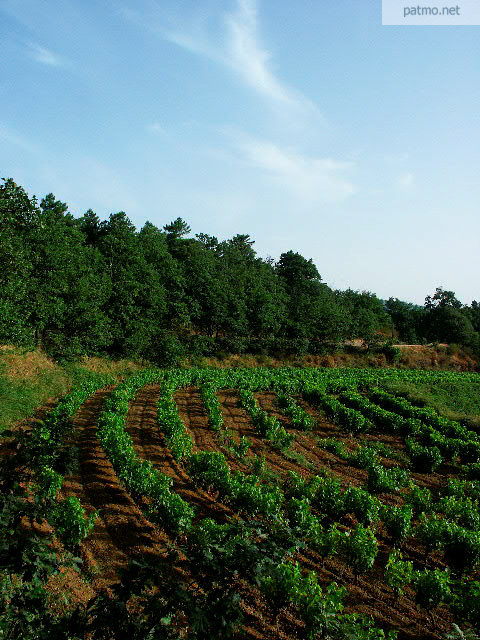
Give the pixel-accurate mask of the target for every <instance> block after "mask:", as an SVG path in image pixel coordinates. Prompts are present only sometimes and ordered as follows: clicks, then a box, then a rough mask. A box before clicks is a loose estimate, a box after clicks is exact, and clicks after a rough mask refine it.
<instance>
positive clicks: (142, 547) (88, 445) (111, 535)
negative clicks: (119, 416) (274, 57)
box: [52, 385, 453, 640]
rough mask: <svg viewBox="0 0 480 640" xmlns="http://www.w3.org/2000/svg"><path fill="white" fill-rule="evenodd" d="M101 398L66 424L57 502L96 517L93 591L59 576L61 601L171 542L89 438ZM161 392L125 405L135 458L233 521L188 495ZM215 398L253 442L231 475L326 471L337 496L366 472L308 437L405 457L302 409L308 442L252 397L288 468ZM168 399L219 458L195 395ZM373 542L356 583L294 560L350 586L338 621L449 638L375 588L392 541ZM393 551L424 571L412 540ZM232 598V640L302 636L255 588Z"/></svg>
mask: <svg viewBox="0 0 480 640" xmlns="http://www.w3.org/2000/svg"><path fill="white" fill-rule="evenodd" d="M108 392H109V390H108V389H104V390H101V391H99V392H97V393H96V394H95V395H94V396H93V397H91V398H90V399H89V400H87V402H85V404H84V405H83V406H82V407H81V409H80V410H79V411H78V413H77V415H76V417H75V419H74V431H73V432H72V435H71V438H70V441H71V442H72V443H73V444H75V445H76V446H77V447H78V450H79V470H78V472H76V473H75V474H73V475H71V476H68V477H66V478H65V482H64V486H63V489H62V494H63V495H65V496H70V495H75V496H77V497H78V498H79V499H80V501H81V503H82V505H83V506H84V508H85V510H86V511H87V513H90V512H91V511H93V510H97V511H98V512H99V518H98V519H97V521H96V524H95V529H94V531H93V533H92V534H91V535H90V536H89V537H88V538H87V539H86V540H85V541H84V542H83V543H82V544H81V549H82V557H83V559H84V568H85V569H86V571H87V573H88V574H89V575H90V578H91V582H90V584H89V585H84V586H83V587H82V586H81V583H80V582H75V578H74V577H72V576H71V575H70V573H68V572H67V573H66V574H65V575H64V576H63V578H62V577H60V578H58V579H57V581H56V582H55V581H54V582H53V583H52V591H53V593H54V594H57V595H58V597H59V598H60V594H61V591H62V590H63V589H64V588H66V586H68V588H69V590H70V593H71V594H73V597H74V598H75V599H76V600H78V601H82V600H83V601H86V600H87V599H88V598H89V597H91V595H92V593H95V592H98V591H99V590H100V589H102V588H104V587H106V586H108V585H111V584H112V583H114V582H116V581H117V580H118V570H119V569H120V568H122V567H125V566H126V564H127V563H128V560H129V559H131V558H140V557H143V556H145V555H148V556H150V557H152V556H153V557H164V556H165V554H166V551H167V548H168V545H169V543H171V542H172V541H171V539H170V537H169V536H168V535H167V534H166V533H165V532H164V531H162V530H161V529H160V528H159V527H157V526H156V525H154V524H153V523H151V522H149V521H148V520H147V519H146V517H145V516H144V514H143V512H142V508H141V506H142V505H141V504H137V503H136V502H135V501H134V500H133V499H132V498H131V497H130V495H129V494H128V492H127V491H126V490H125V489H124V488H123V487H122V485H121V484H120V483H119V481H118V479H117V476H116V474H115V472H114V470H113V468H112V466H111V464H110V462H109V461H108V459H107V458H106V455H105V453H104V451H103V449H102V447H101V445H100V443H99V441H98V439H97V436H96V420H97V416H98V414H99V412H100V411H101V405H102V402H103V400H104V398H105V397H106V395H107V393H108ZM159 393H160V387H159V385H147V386H145V387H143V388H142V389H141V390H140V391H139V392H138V393H137V395H136V397H135V398H134V399H133V400H132V401H131V403H130V408H129V412H128V416H127V431H128V432H129V434H130V436H131V437H132V440H133V443H134V446H135V449H136V451H137V453H138V455H139V456H140V457H141V458H144V459H147V460H150V461H151V462H152V463H153V464H154V466H155V467H156V468H157V469H158V470H159V471H161V472H162V473H165V474H166V475H168V476H169V477H171V478H172V479H173V481H174V484H173V489H174V490H175V491H176V492H177V493H178V494H179V495H180V496H181V497H182V498H183V499H185V500H187V501H189V502H190V503H191V504H193V505H194V506H195V508H196V518H197V519H200V518H203V517H212V518H215V519H216V520H220V521H224V520H226V519H228V518H229V517H235V516H236V514H235V512H234V511H233V510H232V509H231V508H230V507H229V505H228V504H224V503H222V502H221V501H219V500H218V495H216V494H211V493H209V492H207V491H203V490H201V489H198V488H197V487H195V485H194V483H193V482H192V480H191V479H190V477H189V476H188V473H187V471H186V469H185V468H184V467H183V465H182V464H181V463H179V462H177V461H175V460H174V458H173V456H172V455H171V452H170V450H169V448H168V446H167V445H166V441H165V438H164V435H163V433H162V432H161V429H160V428H159V426H158V424H157V420H156V402H157V401H158V398H159ZM217 397H218V399H219V401H220V404H221V406H222V411H223V415H224V422H225V428H226V429H227V430H228V431H229V432H230V434H231V437H232V438H233V439H234V440H236V441H237V442H238V440H239V439H240V437H241V436H246V437H247V438H248V439H249V440H250V441H251V443H252V444H251V447H250V450H249V452H248V453H247V455H246V457H245V458H244V459H243V460H241V459H240V460H239V459H237V458H236V457H235V456H234V455H232V454H230V453H228V452H227V451H226V450H224V453H225V454H226V455H227V458H228V461H229V465H230V468H231V469H232V470H234V469H239V470H241V471H243V472H245V473H250V472H251V468H252V466H251V462H252V460H253V456H254V455H257V456H263V455H265V456H266V460H267V464H268V467H269V468H270V469H271V470H272V471H273V472H274V473H276V474H278V476H280V478H282V479H284V478H285V477H286V476H287V473H288V471H290V470H293V471H296V472H297V473H299V474H301V475H302V476H304V477H310V476H311V475H313V474H315V473H320V472H321V471H322V470H325V469H326V470H328V471H329V473H330V474H331V475H332V476H334V477H337V478H338V479H339V480H340V482H341V484H342V485H343V486H344V487H347V486H363V485H364V484H365V482H366V478H367V473H366V472H365V471H364V470H360V469H356V468H355V467H352V466H350V465H348V464H347V463H346V462H345V461H343V460H341V459H339V458H338V457H337V456H335V455H334V454H332V453H329V452H327V451H325V450H323V449H321V448H320V447H319V446H318V445H317V443H316V440H315V438H316V437H320V438H325V437H335V438H338V439H339V440H341V441H342V442H343V443H344V444H345V446H346V448H347V449H353V448H354V447H355V446H356V445H357V444H358V443H359V440H361V441H362V442H363V443H366V442H368V441H369V440H374V441H378V440H381V441H383V442H385V443H386V444H389V446H391V447H392V448H394V449H397V450H398V451H401V450H403V445H402V442H401V439H400V438H397V437H396V436H391V435H381V434H362V436H361V437H360V438H353V437H352V436H350V435H349V434H347V433H345V432H342V431H341V430H340V429H338V427H336V426H335V425H332V424H331V423H330V422H329V421H328V420H326V419H325V417H324V416H322V415H321V414H320V413H319V412H317V411H316V410H315V409H314V408H313V407H311V406H309V405H308V404H306V403H305V402H303V401H300V400H299V402H300V404H301V405H302V406H303V407H304V408H305V409H306V410H307V411H308V412H309V413H310V415H312V416H313V417H314V418H315V420H316V427H315V429H314V430H313V431H312V432H311V433H305V432H303V431H299V430H296V429H292V426H291V424H290V421H289V419H288V418H287V417H286V416H285V415H284V414H282V413H281V412H280V411H279V410H278V408H277V406H276V404H275V396H274V394H273V393H259V394H256V398H257V400H258V402H259V404H260V406H261V407H262V408H263V409H264V410H266V411H267V412H268V413H270V414H272V415H275V416H276V417H277V418H278V419H280V420H281V421H282V423H283V424H284V426H285V428H287V429H288V430H289V431H293V432H294V434H295V441H294V444H293V445H292V450H293V452H295V453H296V454H297V455H296V458H294V459H291V458H289V454H288V452H287V453H286V454H283V453H282V452H280V451H278V450H277V449H275V448H273V447H272V446H271V444H270V443H269V442H268V441H267V440H266V439H264V438H262V437H260V436H259V435H258V434H257V433H256V432H255V429H254V427H253V425H252V423H251V421H250V419H249V417H248V415H247V413H246V412H245V411H244V410H243V409H242V408H240V407H239V406H238V399H239V397H238V393H237V392H236V391H234V390H222V391H219V392H218V394H217ZM175 399H176V402H177V406H178V410H179V415H180V417H181V419H182V421H183V422H184V424H185V426H186V428H187V430H188V431H189V432H190V434H191V435H192V438H193V441H194V451H216V450H220V449H221V441H219V439H218V435H217V434H216V433H215V432H214V431H213V430H212V429H211V428H210V427H209V425H208V417H207V413H206V411H205V408H204V406H203V403H202V399H201V395H200V392H199V390H198V389H197V388H194V387H190V388H185V389H181V390H179V391H178V392H177V393H176V394H175ZM302 461H303V462H302ZM305 462H306V464H305ZM384 462H385V463H386V464H387V465H389V464H390V463H391V464H397V463H396V462H394V461H388V460H385V461H384ZM443 472H445V473H446V474H447V475H449V474H452V473H453V467H451V466H449V465H445V468H444V469H441V470H440V471H439V472H438V473H436V474H431V475H427V474H412V478H413V479H414V480H415V482H418V484H421V485H422V486H428V487H429V488H431V489H432V490H433V491H434V492H436V491H437V490H438V488H439V487H441V486H443V485H444V484H445V482H446V479H445V475H444V473H443ZM379 497H380V499H381V500H382V501H384V502H385V503H390V504H395V503H399V501H400V502H401V497H400V498H399V496H391V495H380V496H379ZM346 524H349V525H350V526H352V524H354V520H352V519H350V520H349V522H348V523H346ZM344 525H345V523H344ZM377 536H378V541H379V554H378V556H377V559H376V562H375V565H374V567H373V568H372V569H371V570H370V571H369V572H367V573H366V574H364V575H362V576H360V577H359V578H358V580H355V579H354V576H353V574H352V570H351V568H349V567H348V566H346V565H345V564H344V563H343V562H341V561H340V560H339V559H338V558H335V557H334V558H328V559H326V560H325V561H323V560H322V558H321V557H320V556H319V555H318V554H316V553H315V552H313V551H311V550H309V549H304V550H302V551H301V552H300V553H298V554H297V556H296V559H297V560H298V561H299V562H301V564H302V565H303V566H304V567H305V569H310V570H315V571H316V572H317V574H318V576H319V581H320V582H321V583H322V584H324V585H327V584H329V583H330V582H332V581H335V582H337V583H338V584H339V585H345V586H347V587H348V595H347V597H346V598H345V604H346V609H345V612H347V613H350V612H356V613H362V614H369V615H372V616H374V618H375V619H376V621H377V622H378V623H379V624H381V625H382V626H384V627H385V628H395V629H397V630H400V636H399V638H401V639H402V640H407V639H408V640H413V639H416V640H421V639H423V638H429V639H432V640H433V639H435V640H438V639H439V638H441V637H442V635H443V634H444V633H446V632H447V631H449V629H450V626H451V623H452V616H451V614H450V613H449V610H448V609H447V608H446V607H440V608H438V609H437V610H436V611H435V614H434V617H433V618H432V617H430V616H429V615H427V614H426V613H425V612H424V611H422V610H419V609H418V608H417V607H416V605H415V600H414V593H413V590H412V589H410V588H407V589H406V590H405V593H404V594H403V595H402V596H400V597H399V598H398V600H395V599H394V597H393V594H392V592H391V591H390V590H389V589H388V587H386V585H385V582H384V579H383V567H384V566H385V563H386V561H387V558H388V554H389V553H390V551H391V550H392V547H391V541H390V539H389V537H388V536H387V535H386V533H385V532H384V531H383V528H382V526H381V525H380V527H379V529H378V531H377ZM401 551H402V553H403V557H404V559H408V560H412V561H413V562H414V565H415V567H416V568H422V567H423V566H425V563H424V549H423V547H422V545H421V544H419V543H417V542H416V541H415V540H412V539H408V540H407V541H406V542H405V543H403V545H402V547H401ZM428 566H429V568H433V567H440V568H441V567H444V566H445V565H444V563H443V562H442V561H441V559H440V554H434V555H433V557H431V558H430V560H429V564H428ZM172 569H173V568H172ZM67 583H68V585H67ZM82 589H83V591H82ZM239 591H240V593H241V594H242V605H241V606H242V609H243V611H244V614H245V624H244V627H243V631H242V633H241V634H239V635H238V638H239V640H240V638H242V639H243V638H245V639H248V640H253V639H258V640H267V639H268V640H270V639H272V640H273V639H276V638H282V639H284V640H293V639H294V638H297V637H301V622H300V621H299V620H297V619H296V618H295V617H294V616H292V614H291V612H290V611H289V610H288V609H287V610H284V611H281V612H280V614H279V616H278V617H277V618H274V617H273V616H272V613H271V611H270V608H269V607H268V606H267V605H266V603H265V600H264V599H263V597H262V596H261V595H260V594H259V592H258V590H257V589H256V588H254V587H252V586H251V585H248V584H246V583H244V582H243V581H239Z"/></svg>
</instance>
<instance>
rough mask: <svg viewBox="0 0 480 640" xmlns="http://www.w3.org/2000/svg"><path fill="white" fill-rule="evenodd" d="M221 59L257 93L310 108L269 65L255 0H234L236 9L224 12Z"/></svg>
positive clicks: (292, 104)
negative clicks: (230, 12)
mask: <svg viewBox="0 0 480 640" xmlns="http://www.w3.org/2000/svg"><path fill="white" fill-rule="evenodd" d="M225 23H226V27H227V47H226V55H225V63H226V64H227V65H228V66H230V67H231V68H232V69H234V70H235V71H236V72H237V73H238V74H239V75H240V77H242V78H243V80H244V81H245V83H246V84H247V85H248V86H250V87H251V88H252V89H254V90H255V91H257V92H258V93H260V94H262V95H264V96H266V97H268V98H270V99H272V100H275V101H278V102H282V103H286V104H289V105H291V106H297V107H298V106H301V107H308V108H314V107H313V105H312V104H311V103H310V102H309V101H308V100H307V99H306V98H305V97H304V96H302V95H301V94H300V93H298V92H296V91H294V90H293V89H291V88H289V87H288V86H287V85H286V84H284V83H282V81H281V80H280V79H279V78H278V77H277V76H276V74H275V73H274V71H273V70H272V68H271V54H270V52H269V51H268V50H267V49H266V48H265V46H264V45H263V43H262V42H261V39H260V36H259V28H258V15H257V6H256V2H255V0H238V2H237V10H236V11H235V12H234V13H232V14H230V15H227V17H226V19H225Z"/></svg>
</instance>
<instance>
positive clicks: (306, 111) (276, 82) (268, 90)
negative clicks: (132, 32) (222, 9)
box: [122, 0, 321, 118]
mask: <svg viewBox="0 0 480 640" xmlns="http://www.w3.org/2000/svg"><path fill="white" fill-rule="evenodd" d="M122 14H123V15H124V17H126V18H127V19H129V20H131V21H134V22H136V23H137V24H138V23H140V24H143V25H144V26H146V27H148V28H151V29H154V30H156V31H157V32H158V31H159V32H160V33H161V34H162V36H163V37H164V38H165V39H166V40H168V41H170V42H172V43H174V44H176V45H177V46H179V47H181V48H183V49H185V50H187V51H190V52H191V53H194V54H195V55H201V56H204V57H206V58H209V59H211V60H213V61H214V62H216V63H217V64H220V65H223V66H224V67H226V68H228V69H230V70H231V71H232V72H233V73H234V74H235V75H236V76H238V77H239V78H241V79H242V81H243V82H244V84H246V85H247V86H248V87H250V88H251V89H253V90H254V91H255V92H256V93H258V94H259V95H261V96H262V97H264V98H266V99H267V100H268V101H270V103H271V104H274V105H280V106H283V107H284V108H289V109H293V110H294V111H295V114H294V116H295V117H298V115H299V112H301V113H302V114H303V115H310V116H312V115H314V116H316V117H317V118H318V117H321V116H320V114H319V112H318V109H317V107H316V106H315V105H314V104H313V103H312V102H311V101H310V100H308V98H306V97H305V96H304V95H303V94H302V93H300V92H299V91H296V90H295V89H294V88H292V87H289V86H288V85H287V84H286V83H284V82H282V81H281V80H280V78H279V77H278V76H277V74H276V73H275V72H274V70H273V69H272V64H271V58H272V56H271V54H270V52H269V51H268V49H267V48H266V47H265V46H264V45H263V43H262V42H261V38H260V35H259V25H258V15H257V5H256V0H237V3H236V8H235V10H234V11H232V12H230V13H227V14H224V16H223V18H222V21H221V28H220V33H218V29H217V30H216V31H217V32H216V33H215V35H213V30H214V27H217V25H214V24H212V21H211V20H206V19H205V15H204V16H203V19H202V20H201V21H199V22H197V23H191V24H190V25H189V26H188V27H185V25H184V23H183V22H182V25H181V26H180V27H178V26H175V27H165V26H164V25H161V26H158V20H157V19H155V18H151V20H150V21H146V20H145V17H144V16H142V15H141V14H140V13H139V12H135V11H132V10H128V11H123V12H122Z"/></svg>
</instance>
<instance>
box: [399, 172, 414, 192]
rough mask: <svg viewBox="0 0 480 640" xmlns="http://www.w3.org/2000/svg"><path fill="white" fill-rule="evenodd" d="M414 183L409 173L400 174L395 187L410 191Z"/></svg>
mask: <svg viewBox="0 0 480 640" xmlns="http://www.w3.org/2000/svg"><path fill="white" fill-rule="evenodd" d="M413 183H414V175H413V173H411V172H410V171H407V172H405V173H402V174H400V175H399V176H398V177H397V185H398V186H399V187H400V188H401V189H411V188H412V187H413Z"/></svg>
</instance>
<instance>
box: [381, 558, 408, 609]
mask: <svg viewBox="0 0 480 640" xmlns="http://www.w3.org/2000/svg"><path fill="white" fill-rule="evenodd" d="M384 575H385V582H386V584H387V585H388V586H389V587H390V588H391V589H392V590H393V593H394V594H395V599H398V597H399V596H400V595H401V594H402V593H403V588H404V587H405V586H406V585H407V584H410V583H411V582H412V580H413V575H414V573H413V566H412V563H411V562H405V561H404V560H403V558H402V554H401V553H400V551H397V550H395V551H392V553H391V554H390V555H389V556H388V561H387V566H386V567H385V574H384Z"/></svg>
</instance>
